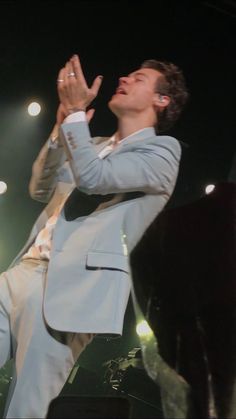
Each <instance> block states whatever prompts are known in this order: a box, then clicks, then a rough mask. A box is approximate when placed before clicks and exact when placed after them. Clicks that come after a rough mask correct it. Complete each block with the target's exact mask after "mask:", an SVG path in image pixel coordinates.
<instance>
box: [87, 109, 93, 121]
mask: <svg viewBox="0 0 236 419" xmlns="http://www.w3.org/2000/svg"><path fill="white" fill-rule="evenodd" d="M94 112H95V109H94V108H91V109H89V110H88V111H87V112H86V119H87V122H88V123H89V122H90V121H91V119H92V118H93V116H94Z"/></svg>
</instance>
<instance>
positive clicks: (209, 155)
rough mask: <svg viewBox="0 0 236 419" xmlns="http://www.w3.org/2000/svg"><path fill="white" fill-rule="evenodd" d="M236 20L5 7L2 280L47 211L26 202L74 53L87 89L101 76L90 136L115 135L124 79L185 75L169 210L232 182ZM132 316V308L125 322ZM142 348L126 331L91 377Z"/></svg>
mask: <svg viewBox="0 0 236 419" xmlns="http://www.w3.org/2000/svg"><path fill="white" fill-rule="evenodd" d="M235 18H236V6H235V3H234V2H233V1H230V0H228V1H223V0H221V1H213V0H212V1H210V0H209V1H198V2H192V1H186V2H185V1H168V0H165V1H156V2H155V1H147V0H145V1H142V2H135V1H61V2H60V3H59V2H58V1H47V2H38V1H31V2H22V1H18V2H15V1H1V2H0V74H1V76H0V180H3V181H5V182H6V183H7V184H8V191H7V193H6V194H5V195H2V196H0V271H3V270H4V269H6V268H7V266H8V265H9V263H10V262H11V260H12V259H13V257H14V256H15V255H16V253H17V252H18V251H19V250H20V248H21V246H22V245H23V243H24V241H25V240H26V238H27V236H28V234H29V231H30V228H31V227H32V225H33V222H34V220H35V218H36V216H37V215H38V214H39V213H40V211H41V210H42V208H43V204H40V203H37V202H35V201H33V200H32V199H31V198H30V197H29V194H28V182H29V179H30V175H31V167H32V163H33V161H34V159H35V157H36V156H37V153H38V152H39V150H40V148H41V146H42V145H43V144H44V142H45V140H46V139H47V137H48V135H49V133H50V130H51V128H52V126H53V124H54V121H55V113H56V109H57V104H58V100H57V92H56V79H57V74H58V71H59V69H60V68H61V67H62V66H64V64H65V62H66V61H67V60H68V59H69V58H70V56H71V55H72V54H74V53H78V54H79V55H80V58H81V63H82V67H83V70H84V74H85V76H86V78H87V80H88V83H89V84H90V83H91V82H92V80H93V79H94V77H95V76H96V75H98V74H102V75H103V76H104V80H103V84H102V88H101V91H100V93H99V96H98V98H97V99H96V100H95V102H94V106H95V108H96V113H95V116H94V119H93V120H92V122H91V131H92V134H93V135H111V134H112V133H113V132H114V130H115V128H116V125H115V118H114V117H113V115H112V114H111V112H110V111H109V110H108V109H107V106H106V104H107V102H108V100H109V98H110V97H111V95H112V93H113V92H114V90H115V88H116V86H117V79H118V77H120V76H122V75H126V74H127V73H129V72H130V71H132V70H134V69H136V68H137V67H139V65H140V64H141V63H142V61H144V60H145V59H149V58H156V59H158V60H169V61H172V62H174V63H175V64H177V65H178V66H180V67H181V68H182V70H183V72H184V74H185V77H186V81H187V86H188V90H189V92H190V100H189V103H188V106H187V107H186V109H185V111H184V113H183V115H182V117H181V119H180V120H179V121H178V123H177V124H176V125H175V127H174V128H173V129H172V130H170V131H169V132H168V134H170V135H173V136H176V137H177V138H178V139H179V140H181V141H182V142H184V143H185V144H186V145H185V146H184V147H183V157H182V162H181V166H180V173H179V178H178V182H177V185H176V189H175V192H174V194H173V196H172V198H171V200H170V202H169V204H168V206H172V207H174V206H180V205H183V204H185V203H188V202H191V201H193V200H195V199H198V198H199V197H201V196H202V195H203V194H204V188H205V186H206V185H207V184H208V183H216V182H220V181H222V180H223V181H224V180H227V179H228V177H229V172H230V169H231V166H232V162H233V157H234V153H235V131H236V124H235V77H236V63H235V32H236V28H235ZM31 100H38V101H39V102H40V104H41V106H42V112H41V114H40V115H39V116H38V117H35V118H32V117H29V116H28V115H27V105H28V103H29V102H30V101H31ZM130 314H131V317H130V318H132V309H131V307H130V305H129V307H128V311H127V314H126V316H127V318H129V315H130ZM136 343H137V342H136V341H135V332H134V327H133V325H132V321H131V322H129V321H128V322H126V323H125V330H124V338H123V340H122V339H121V340H117V341H116V342H112V343H110V344H109V345H110V346H109V345H108V346H106V350H105V346H104V341H103V342H102V341H97V342H96V343H93V344H92V345H91V346H90V347H89V348H88V351H87V354H88V356H91V357H90V361H89V364H90V367H91V368H92V369H93V368H95V369H96V365H97V364H98V362H99V361H101V360H105V359H109V357H114V356H118V355H120V354H121V353H123V354H125V353H127V350H128V349H131V348H132V347H133V346H134V345H135V344H136ZM94 346H95V349H96V356H94V353H95V352H94ZM109 351H110V352H109ZM82 361H83V357H82ZM86 362H87V363H86ZM84 365H85V366H86V365H88V361H86V356H85V357H84Z"/></svg>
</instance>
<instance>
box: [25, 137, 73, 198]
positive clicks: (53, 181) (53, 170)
mask: <svg viewBox="0 0 236 419" xmlns="http://www.w3.org/2000/svg"><path fill="white" fill-rule="evenodd" d="M65 160H66V155H65V152H64V148H63V146H57V147H55V146H54V147H52V146H51V143H50V140H48V141H47V142H46V144H45V145H44V146H43V148H42V149H41V151H40V153H39V155H38V157H37V158H36V160H35V162H34V164H33V167H32V176H31V179H30V183H29V193H30V196H31V197H32V198H33V199H35V200H36V201H40V202H49V200H50V198H51V197H52V195H53V193H54V191H55V188H56V186H57V182H58V180H59V174H58V169H59V168H60V167H62V166H63V163H64V162H65Z"/></svg>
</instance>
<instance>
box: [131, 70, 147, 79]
mask: <svg viewBox="0 0 236 419" xmlns="http://www.w3.org/2000/svg"><path fill="white" fill-rule="evenodd" d="M130 76H143V77H145V78H146V79H149V77H148V76H147V74H145V73H142V72H141V71H134V72H133V73H130V74H128V77H130Z"/></svg>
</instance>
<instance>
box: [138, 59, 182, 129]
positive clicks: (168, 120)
mask: <svg viewBox="0 0 236 419" xmlns="http://www.w3.org/2000/svg"><path fill="white" fill-rule="evenodd" d="M141 68H152V69H154V70H157V71H159V72H160V73H161V74H162V76H163V77H161V78H160V79H159V80H158V83H157V93H160V94H161V95H166V96H169V97H170V103H169V105H168V106H167V107H166V108H164V110H163V111H162V112H159V113H158V122H157V126H156V130H157V131H158V132H162V131H166V130H167V129H169V128H170V127H171V126H172V125H173V124H174V123H175V121H176V120H177V119H178V118H179V115H180V113H181V112H182V110H183V107H184V105H185V103H186V101H187V99H188V96H189V95H188V92H187V89H186V84H185V79H184V76H183V73H182V71H181V70H180V69H179V68H178V67H177V66H176V65H175V64H172V63H170V62H166V61H163V62H162V61H157V60H146V61H144V62H143V63H142V65H141Z"/></svg>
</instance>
